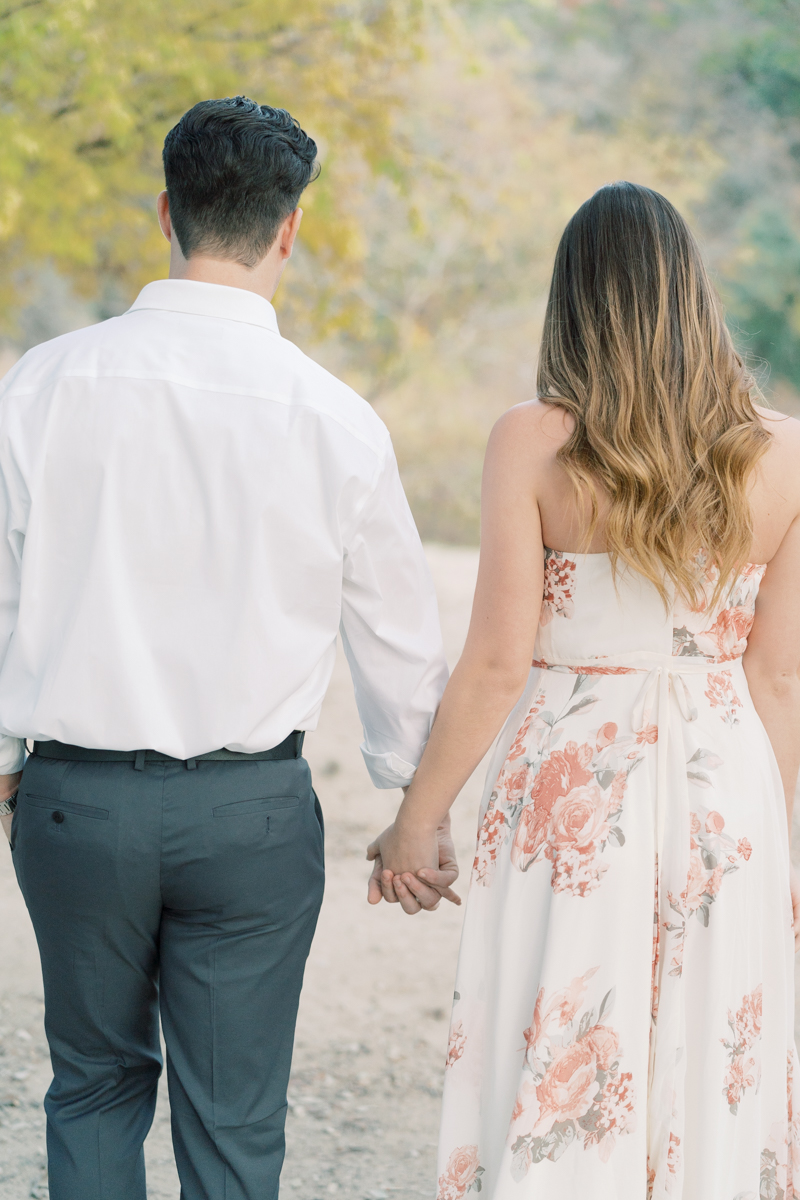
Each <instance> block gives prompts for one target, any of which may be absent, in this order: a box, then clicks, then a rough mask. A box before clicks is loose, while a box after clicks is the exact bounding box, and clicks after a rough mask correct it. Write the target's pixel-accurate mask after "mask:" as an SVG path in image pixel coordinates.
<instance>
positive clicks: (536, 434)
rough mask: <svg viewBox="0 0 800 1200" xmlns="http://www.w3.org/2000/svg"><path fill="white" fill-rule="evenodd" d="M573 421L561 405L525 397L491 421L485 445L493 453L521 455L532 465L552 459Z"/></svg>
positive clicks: (565, 437)
mask: <svg viewBox="0 0 800 1200" xmlns="http://www.w3.org/2000/svg"><path fill="white" fill-rule="evenodd" d="M573 425H574V421H573V418H572V417H571V416H570V414H569V413H568V412H566V411H565V410H564V409H563V408H559V407H558V406H557V405H555V404H545V403H544V402H543V401H541V400H527V401H526V402H525V403H524V404H515V405H514V407H513V408H509V409H508V411H507V412H504V413H503V415H502V417H500V419H499V420H498V421H497V422H496V423H495V426H494V428H493V430H492V434H491V438H490V441H489V445H490V448H491V450H492V451H494V452H495V453H497V452H499V453H501V454H504V453H510V454H513V455H514V456H515V457H517V456H519V455H524V456H526V457H527V459H528V460H529V461H530V462H531V464H532V465H533V464H539V465H541V464H543V463H545V462H548V461H554V460H555V456H556V454H557V453H558V451H559V449H560V448H561V446H563V445H564V443H565V442H566V440H567V438H568V437H569V435H570V433H571V432H572V428H573Z"/></svg>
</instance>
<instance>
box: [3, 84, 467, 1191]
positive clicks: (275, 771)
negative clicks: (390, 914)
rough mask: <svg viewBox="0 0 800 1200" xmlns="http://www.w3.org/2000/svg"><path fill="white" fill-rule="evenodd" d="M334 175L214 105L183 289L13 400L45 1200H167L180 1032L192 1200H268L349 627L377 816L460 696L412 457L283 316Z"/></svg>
mask: <svg viewBox="0 0 800 1200" xmlns="http://www.w3.org/2000/svg"><path fill="white" fill-rule="evenodd" d="M315 157H316V146H315V144H314V142H313V141H312V140H311V139H310V138H309V137H308V136H307V135H306V134H305V133H304V132H303V131H302V130H301V129H300V127H299V126H298V124H297V122H296V121H294V120H293V119H292V118H291V117H290V116H289V114H288V113H286V112H283V111H282V110H276V109H272V108H268V107H261V106H259V105H257V104H254V103H253V102H252V101H250V100H247V99H246V98H244V97H236V98H235V99H232V100H216V101H208V102H205V103H202V104H198V105H196V106H195V107H194V108H193V109H191V110H190V111H189V112H188V113H186V114H185V116H184V117H183V118H182V120H181V121H180V122H179V123H178V125H177V126H176V127H175V128H174V129H173V130H172V131H171V132H170V133H169V135H168V136H167V139H166V143H165V147H164V166H165V172H166V182H167V189H166V192H163V193H162V194H161V196H160V197H159V201H158V214H159V220H160V222H161V228H162V230H163V232H164V234H165V236H166V237H167V238H168V239H169V241H170V244H171V262H170V277H169V279H168V280H162V281H159V282H156V283H151V284H148V286H147V287H145V288H144V290H143V291H142V293H141V294H140V296H139V297H138V299H137V300H136V301H135V303H134V304H133V306H132V308H131V309H130V310H129V311H128V312H127V313H125V314H124V315H123V316H121V317H118V318H115V319H113V320H110V321H106V322H105V323H103V324H100V325H96V326H93V327H91V328H89V329H84V330H80V331H78V332H76V333H71V334H67V335H66V336H65V337H61V338H56V339H55V340H54V341H52V342H49V343H47V344H45V345H42V346H39V347H37V348H36V349H34V350H32V351H30V352H29V353H28V354H26V355H25V357H24V358H23V359H22V360H21V362H20V363H19V364H18V365H17V366H16V368H15V369H13V370H12V371H11V372H10V373H9V375H8V376H7V377H6V379H5V380H4V382H3V385H2V389H0V426H1V429H0V480H1V481H2V488H0V527H2V529H3V534H4V536H2V538H0V664H1V665H0V731H2V734H3V736H2V738H0V772H2V773H3V774H2V779H1V780H0V800H5V801H6V803H5V804H4V806H3V818H4V826H5V827H6V829H7V832H8V833H9V835H10V840H11V844H12V849H13V856H14V862H15V867H16V870H17V876H18V879H19V882H20V886H21V888H22V891H23V893H24V896H25V900H26V902H27V905H28V908H29V911H30V914H31V918H32V921H33V925H34V928H35V931H36V936H37V939H38V942H39V947H40V951H41V957H42V968H43V974H44V985H45V1001H46V1031H47V1036H48V1040H49V1043H50V1050H51V1057H52V1062H53V1071H54V1079H53V1083H52V1086H51V1087H50V1090H49V1092H48V1094H47V1098H46V1100H45V1107H46V1110H47V1118H48V1125H47V1139H48V1157H49V1171H50V1196H51V1200H144V1198H145V1180H144V1157H143V1151H142V1143H143V1141H144V1138H145V1136H146V1134H147V1131H148V1129H149V1127H150V1123H151V1120H152V1115H153V1109H154V1105H155V1098H156V1086H157V1081H158V1077H159V1073H160V1070H161V1059H160V1053H159V1038H158V1016H159V1009H160V1014H161V1021H162V1026H163V1030H164V1036H165V1040H166V1045H167V1057H168V1079H169V1091H170V1100H171V1105H172V1119H173V1135H174V1145H175V1153H176V1159H177V1164H178V1170H179V1173H180V1178H181V1187H182V1191H181V1195H182V1197H183V1200H274V1198H275V1197H277V1194H278V1177H279V1174H280V1167H281V1163H282V1158H283V1137H284V1133H283V1130H284V1119H285V1111H286V1086H287V1079H288V1072H289V1066H290V1058H291V1047H292V1039H293V1035H294V1024H295V1017H296V1011H297V1004H298V998H299V993H300V987H301V983H302V975H303V969H304V964H305V960H306V956H307V954H308V950H309V946H310V943H311V939H312V936H313V933H314V927H315V924H316V919H317V914H318V911H319V907H320V903H321V899H322V887H323V845H322V817H321V813H320V809H319V804H318V802H317V800H316V796H315V794H314V792H313V790H312V787H311V779H310V774H309V770H308V766H307V764H306V762H305V760H304V759H303V758H302V757H301V747H302V741H303V732H304V731H306V730H311V729H314V727H315V725H316V723H317V718H318V715H319V710H320V706H321V703H322V699H323V696H324V693H325V689H326V687H327V684H328V681H329V679H330V675H331V670H332V666H333V661H334V655H335V642H336V634H337V630H338V629H339V628H340V627H341V633H342V638H343V642H344V646H345V650H346V653H347V656H348V660H349V662H350V667H351V671H352V675H353V680H354V684H355V690H356V696H357V700H358V705H359V710H360V713H361V718H362V721H363V725H364V744H363V746H362V750H363V753H364V758H365V760H366V764H367V767H368V769H369V772H370V774H371V776H372V779H373V781H374V783H375V784H376V786H378V787H384V788H391V787H401V786H404V785H407V784H408V783H409V782H410V780H411V778H412V777H413V774H414V770H415V766H416V764H417V763H418V761H419V758H420V756H421V753H422V749H423V747H424V744H425V741H426V739H427V737H428V733H429V730H430V726H431V722H432V719H433V715H434V712H435V710H436V707H437V704H438V701H439V698H440V695H441V692H442V690H443V687H444V683H445V679H446V668H445V663H444V658H443V654H442V647H441V638H440V632H439V623H438V616H437V611H436V604H435V599H434V593H433V588H432V585H431V581H430V578H429V575H428V571H427V568H426V564H425V560H424V557H423V553H422V549H421V546H420V542H419V538H418V536H417V532H416V529H415V527H414V523H413V520H412V518H411V515H410V512H409V509H408V505H407V503H406V500H405V497H404V494H403V490H402V487H401V485H400V481H399V477H398V473H397V467H396V463H395V459H394V455H393V452H392V448H391V443H390V440H389V436H388V433H387V431H386V429H385V428H384V426H383V424H382V423H381V421H380V420H379V419H378V418H377V417H376V416H375V414H374V413H373V412H372V410H371V409H370V408H369V406H368V405H367V404H366V403H364V402H363V401H362V400H361V399H359V397H358V396H356V395H355V394H354V393H353V392H352V391H351V390H350V389H349V388H347V387H345V386H344V385H343V384H341V383H339V382H338V381H337V380H336V379H334V378H332V377H331V376H330V375H329V374H328V373H327V372H326V371H324V370H322V369H321V368H320V367H318V366H317V365H316V364H315V363H313V362H311V361H310V360H309V359H307V358H306V357H305V356H304V355H303V354H302V353H301V352H300V351H299V350H298V349H297V348H296V347H295V346H293V345H292V344H291V343H289V342H287V341H284V340H283V339H282V338H281V337H280V334H279V332H278V326H277V322H276V319H275V313H274V310H273V308H272V306H271V304H270V302H269V301H270V299H271V297H272V295H273V294H274V292H275V289H276V287H277V285H278V281H279V279H280V276H281V273H282V271H283V268H284V266H285V264H286V262H287V260H288V258H289V256H290V254H291V252H292V246H293V244H294V240H295V237H296V235H297V230H298V227H299V225H300V219H301V215H302V214H301V210H300V209H299V208H298V207H297V202H298V200H299V198H300V194H301V193H302V191H303V189H304V188H305V186H306V184H307V183H308V182H309V180H310V179H311V178H312V176H313V173H314V169H315ZM23 739H30V740H31V743H32V744H33V753H32V754H31V755H30V757H29V758H28V759H27V761H26V763H25V769H24V772H23V774H22V782H21V785H20V786H19V794H18V797H17V801H16V807H15V799H14V792H15V790H16V788H17V785H18V784H19V783H20V775H19V771H20V767H21V766H22V763H23V746H24V741H23ZM12 810H14V811H13V820H12V818H11V816H10V814H11V811H12ZM379 865H380V864H378V868H379ZM453 873H454V872H450V873H449V874H447V873H445V874H443V875H442V876H441V877H438V881H439V882H440V883H442V884H444V882H446V881H447V879H448V878H450V877H451V876H452V874H453ZM372 886H373V891H374V890H375V888H377V887H378V885H377V883H376V882H375V880H373V884H372ZM420 886H421V885H420ZM378 890H379V889H378ZM440 891H442V892H444V891H446V889H445V888H444V886H442V887H441V888H440ZM420 897H421V902H422V904H423V905H424V906H426V907H432V906H433V904H434V903H435V902H436V901H437V900H438V899H439V894H438V893H437V892H433V891H431V890H430V889H423V890H422V891H421V893H420ZM373 898H374V897H373ZM390 898H391V897H390ZM404 907H405V905H404ZM417 907H418V905H417Z"/></svg>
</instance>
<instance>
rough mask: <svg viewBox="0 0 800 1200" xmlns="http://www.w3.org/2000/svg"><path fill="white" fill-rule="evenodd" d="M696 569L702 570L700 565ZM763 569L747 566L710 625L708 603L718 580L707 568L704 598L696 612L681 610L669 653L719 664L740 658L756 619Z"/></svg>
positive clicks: (712, 568)
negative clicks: (681, 622)
mask: <svg viewBox="0 0 800 1200" xmlns="http://www.w3.org/2000/svg"><path fill="white" fill-rule="evenodd" d="M698 566H699V567H701V564H700V563H699V562H698ZM765 570H766V567H765V566H764V565H763V564H757V563H750V564H748V565H747V566H746V567H745V568H744V570H743V571H742V572H741V573H740V574H739V576H738V577H737V579H736V580H735V581H734V584H733V586H732V587H731V589H730V592H729V593H728V596H727V597H726V600H725V603H724V605H723V607H722V608H721V609H719V611H718V612H717V613H716V617H715V619H714V620H713V621H711V622H710V623H709V620H710V615H711V614H710V613H709V600H710V598H711V596H712V594H713V592H714V588H715V587H716V584H717V580H718V579H719V572H718V570H717V568H716V567H710V568H708V569H706V570H705V578H704V581H703V586H704V592H705V599H704V600H701V602H700V604H699V605H698V607H697V608H696V609H693V610H685V611H681V616H683V618H684V623H683V625H680V626H678V625H676V626H675V628H674V629H673V631H672V653H673V654H674V655H680V656H684V655H691V656H694V657H699V658H705V659H706V661H708V662H718V663H723V662H731V661H732V660H733V659H736V658H740V657H741V656H742V654H744V652H745V649H746V648H747V636H748V634H749V633H750V630H751V628H752V626H753V619H754V616H755V605H756V596H757V595H758V589H759V586H760V584H761V580H762V579H763V577H764V572H765ZM678 608H680V605H679V606H678Z"/></svg>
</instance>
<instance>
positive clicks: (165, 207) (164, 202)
mask: <svg viewBox="0 0 800 1200" xmlns="http://www.w3.org/2000/svg"><path fill="white" fill-rule="evenodd" d="M156 212H157V213H158V223H159V225H160V226H161V232H162V233H163V235H164V237H165V238H166V239H167V241H168V242H172V220H171V218H170V215H169V196H168V195H167V193H166V191H163V192H160V193H159V196H158V199H157V200H156Z"/></svg>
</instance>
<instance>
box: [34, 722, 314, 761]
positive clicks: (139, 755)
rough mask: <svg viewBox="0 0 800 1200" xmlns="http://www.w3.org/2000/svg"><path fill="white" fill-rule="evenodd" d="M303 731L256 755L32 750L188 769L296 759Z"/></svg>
mask: <svg viewBox="0 0 800 1200" xmlns="http://www.w3.org/2000/svg"><path fill="white" fill-rule="evenodd" d="M304 737H305V733H303V732H301V731H300V730H298V729H295V731H294V732H293V733H290V734H289V736H288V737H287V738H284V740H283V741H282V742H281V744H280V745H279V746H273V747H272V749H271V750H257V751H256V752H255V754H238V753H237V752H236V751H235V750H211V751H209V753H208V754H195V756H194V758H187V759H183V758H173V757H172V755H170V754H162V753H161V752H160V750H92V749H90V748H89V747H88V746H70V745H68V744H67V743H66V742H55V741H52V742H34V743H33V753H34V754H38V755H40V756H41V757H42V758H60V759H62V760H63V759H69V760H71V761H77V762H130V763H133V765H134V767H135V768H136V770H137V771H142V770H144V766H145V763H185V764H186V766H187V767H189V768H190V769H191V768H193V767H194V765H195V764H196V763H198V762H274V761H276V760H277V761H280V760H282V759H287V758H299V757H300V755H301V754H302V753H303V738H304Z"/></svg>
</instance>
